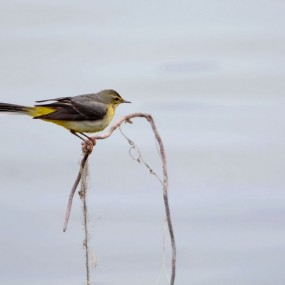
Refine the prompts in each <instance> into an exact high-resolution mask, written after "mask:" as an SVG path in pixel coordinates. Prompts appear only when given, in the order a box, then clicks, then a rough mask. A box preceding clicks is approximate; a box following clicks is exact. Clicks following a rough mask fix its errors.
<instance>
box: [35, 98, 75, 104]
mask: <svg viewBox="0 0 285 285" xmlns="http://www.w3.org/2000/svg"><path fill="white" fill-rule="evenodd" d="M70 98H71V97H60V98H54V99H45V100H38V101H36V102H37V103H44V102H49V101H57V102H61V101H70Z"/></svg>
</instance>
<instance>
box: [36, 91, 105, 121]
mask: <svg viewBox="0 0 285 285" xmlns="http://www.w3.org/2000/svg"><path fill="white" fill-rule="evenodd" d="M55 100H57V99H51V100H43V101H41V102H46V101H55ZM37 102H39V101H37ZM36 106H41V107H48V108H51V109H54V110H55V111H54V112H52V113H49V114H46V115H41V116H37V117H34V119H45V120H62V121H84V120H100V119H102V118H103V117H104V115H105V114H106V113H107V105H106V104H103V103H100V102H95V101H94V100H91V99H90V98H88V97H87V96H86V97H85V96H84V97H83V96H82V97H81V96H76V97H72V98H71V97H64V98H58V102H54V103H48V104H39V105H36Z"/></svg>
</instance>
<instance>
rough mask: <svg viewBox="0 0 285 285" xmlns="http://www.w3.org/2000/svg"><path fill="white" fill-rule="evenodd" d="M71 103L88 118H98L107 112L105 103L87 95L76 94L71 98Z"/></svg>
mask: <svg viewBox="0 0 285 285" xmlns="http://www.w3.org/2000/svg"><path fill="white" fill-rule="evenodd" d="M71 105H72V106H73V108H74V109H75V110H76V111H77V112H78V113H80V114H81V115H83V116H86V117H87V118H88V119H89V120H100V119H102V118H103V117H104V116H105V115H106V113H107V105H106V104H104V103H101V102H98V101H95V100H94V99H92V98H90V97H89V96H77V97H73V98H71Z"/></svg>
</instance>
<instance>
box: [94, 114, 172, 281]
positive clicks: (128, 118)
mask: <svg viewBox="0 0 285 285" xmlns="http://www.w3.org/2000/svg"><path fill="white" fill-rule="evenodd" d="M133 118H145V119H146V120H147V121H148V122H149V123H150V125H151V127H152V130H153V132H154V134H155V139H156V141H157V143H158V146H159V153H160V156H161V160H162V171H163V201H164V208H165V214H166V220H167V225H168V231H169V235H170V240H171V247H172V271H171V279H170V285H174V281H175V275H176V243H175V236H174V229H173V225H172V220H171V213H170V207H169V201H168V173H167V163H166V154H165V149H164V146H163V143H162V139H161V137H160V135H159V132H158V130H157V128H156V125H155V123H154V120H153V118H152V116H151V115H150V114H145V113H133V114H130V115H127V116H123V117H122V118H121V119H119V120H118V121H117V122H115V124H114V125H113V126H112V127H111V128H110V130H109V131H108V132H107V133H106V134H103V135H97V136H95V137H94V138H95V139H97V140H100V139H106V138H108V137H110V136H111V135H112V133H113V132H114V131H115V130H116V129H118V128H119V127H120V126H121V125H122V123H123V122H125V123H132V121H131V119H133ZM126 139H127V140H128V142H129V143H130V144H131V145H132V143H133V142H132V141H131V140H130V139H129V138H127V137H126ZM145 165H146V166H147V167H148V168H149V169H150V167H149V166H148V165H147V164H145ZM150 170H151V169H150Z"/></svg>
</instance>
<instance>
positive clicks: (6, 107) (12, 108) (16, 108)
mask: <svg viewBox="0 0 285 285" xmlns="http://www.w3.org/2000/svg"><path fill="white" fill-rule="evenodd" d="M30 109H31V108H30V107H26V106H22V105H15V104H9V103H0V112H12V113H21V114H26V115H28V113H29V110H30Z"/></svg>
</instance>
